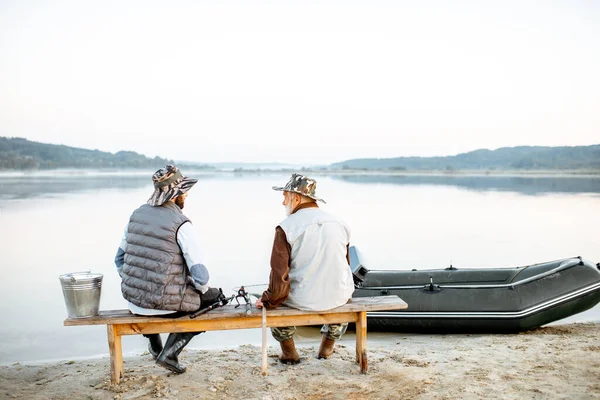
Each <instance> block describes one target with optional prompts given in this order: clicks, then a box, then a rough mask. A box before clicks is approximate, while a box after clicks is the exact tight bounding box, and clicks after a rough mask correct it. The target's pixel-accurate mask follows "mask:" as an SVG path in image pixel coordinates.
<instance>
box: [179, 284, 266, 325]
mask: <svg viewBox="0 0 600 400" xmlns="http://www.w3.org/2000/svg"><path fill="white" fill-rule="evenodd" d="M250 286H259V285H250ZM234 290H235V291H236V294H233V295H231V296H229V297H225V295H224V294H223V290H222V289H220V288H219V292H220V295H219V297H218V300H217V301H215V302H214V303H212V304H210V305H208V306H206V307H204V308H202V309H200V310H198V311H196V312H194V313H193V314H190V319H194V318H196V317H198V316H199V315H202V314H206V313H207V312H209V311H211V310H214V309H215V308H219V307H223V306H225V305H227V304H229V303H230V302H232V301H233V299H235V301H236V303H237V305H236V306H235V307H234V308H238V307H240V306H241V305H242V303H241V302H240V299H242V300H243V301H244V303H245V306H246V315H250V314H252V301H251V300H250V295H249V294H248V292H247V291H246V288H245V287H244V286H240V287H239V288H237V289H234Z"/></svg>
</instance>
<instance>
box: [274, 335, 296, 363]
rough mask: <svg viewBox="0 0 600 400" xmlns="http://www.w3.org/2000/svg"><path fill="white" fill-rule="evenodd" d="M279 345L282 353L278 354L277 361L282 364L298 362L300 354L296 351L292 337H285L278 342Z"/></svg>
mask: <svg viewBox="0 0 600 400" xmlns="http://www.w3.org/2000/svg"><path fill="white" fill-rule="evenodd" d="M279 344H280V345H281V351H282V354H281V355H280V356H279V361H281V362H282V363H283V364H298V363H299V362H300V356H299V355H298V352H297V351H296V346H295V345H294V339H287V340H284V341H283V342H279Z"/></svg>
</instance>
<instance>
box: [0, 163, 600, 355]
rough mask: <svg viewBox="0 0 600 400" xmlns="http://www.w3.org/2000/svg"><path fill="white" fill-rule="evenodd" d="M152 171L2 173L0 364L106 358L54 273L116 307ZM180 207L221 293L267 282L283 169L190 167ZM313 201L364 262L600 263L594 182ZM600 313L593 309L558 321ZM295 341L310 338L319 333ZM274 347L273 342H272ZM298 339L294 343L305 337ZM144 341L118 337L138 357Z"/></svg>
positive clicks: (327, 189) (328, 181) (213, 341)
mask: <svg viewBox="0 0 600 400" xmlns="http://www.w3.org/2000/svg"><path fill="white" fill-rule="evenodd" d="M152 172H153V171H147V172H143V173H130V174H116V173H115V174H110V173H82V172H52V173H36V174H16V173H15V174H2V175H0V243H1V247H0V250H1V253H2V261H1V271H2V273H3V279H2V280H1V281H0V293H2V294H1V296H2V301H1V302H0V319H1V320H2V321H3V323H2V324H1V326H0V337H2V341H1V342H0V363H1V364H8V363H13V362H31V361H34V360H51V359H76V358H80V357H91V356H97V355H107V354H108V347H107V340H106V328H105V327H104V326H99V327H63V320H64V318H66V316H67V313H66V308H65V304H64V300H63V295H62V291H61V286H60V282H59V279H58V276H59V275H61V274H63V273H68V272H75V271H86V270H91V271H93V272H99V273H102V274H103V275H104V280H103V287H102V298H101V304H100V307H101V309H116V308H125V307H126V305H125V302H124V300H123V298H122V297H121V293H120V279H119V276H118V274H117V273H116V270H115V266H114V263H113V258H114V255H115V253H116V250H117V247H118V245H119V242H120V239H121V236H122V234H123V229H124V228H125V225H126V223H127V221H128V218H129V215H130V214H131V212H132V211H133V210H134V209H135V208H136V207H138V206H139V205H140V204H142V203H144V202H145V201H146V200H147V199H148V197H149V196H150V194H151V193H152V183H151V180H150V175H151V173H152ZM184 172H185V173H186V174H188V175H190V176H194V177H197V178H198V179H199V182H198V183H197V184H196V186H195V187H194V188H193V189H192V190H191V191H190V196H189V197H188V200H187V202H186V207H185V209H184V212H185V213H186V214H187V215H188V217H189V218H190V219H191V220H192V222H193V223H194V226H195V228H196V230H197V231H198V233H199V234H200V236H201V238H202V241H203V245H204V247H205V249H206V250H205V252H206V261H207V266H208V268H209V270H210V272H211V284H212V285H213V286H218V287H222V288H223V289H224V290H225V291H226V292H227V293H228V294H233V288H235V287H239V286H240V285H242V284H244V285H251V284H261V283H265V282H267V281H268V276H269V257H270V251H271V244H272V240H273V234H274V228H275V226H276V225H277V224H278V223H279V222H280V221H281V220H282V219H283V218H284V209H283V207H282V206H281V200H282V196H281V193H279V192H275V191H272V190H271V186H272V185H283V184H285V182H286V181H287V179H288V177H289V174H287V173H285V174H284V173H269V174H261V175H254V174H243V175H236V174H233V173H195V174H194V173H192V172H190V171H184ZM315 178H317V180H318V182H319V189H318V192H319V195H320V196H321V197H322V198H324V199H325V200H327V204H326V205H323V206H322V207H323V208H324V209H326V210H328V211H330V212H332V213H335V214H337V215H339V216H341V217H342V218H344V219H345V220H346V222H347V223H348V224H349V226H350V227H351V229H352V235H353V236H352V244H354V245H356V246H357V247H358V248H359V249H360V250H361V252H362V253H363V255H364V256H365V259H366V262H365V265H366V266H367V267H368V268H371V269H412V268H418V269H428V268H444V267H447V266H449V265H450V264H453V265H454V266H455V267H458V268H461V267H512V266H521V265H527V264H532V263H538V262H543V261H550V260H555V259H560V258H566V257H571V256H578V255H581V256H582V257H583V258H586V259H588V260H590V261H593V262H599V261H600V245H599V237H600V235H599V233H598V228H599V227H600V178H599V177H548V178H542V177H535V178H532V177H492V176H479V177H477V176H370V175H348V176H341V175H339V176H315ZM592 320H593V321H598V320H600V307H596V308H594V309H592V310H589V311H587V312H585V313H581V314H578V315H576V316H574V317H571V318H569V319H567V320H563V321H561V322H573V321H592ZM300 333H301V336H303V337H310V338H312V339H311V340H315V339H314V338H316V337H317V335H318V331H317V330H316V329H306V330H303V331H301V332H300ZM269 340H271V343H270V344H275V342H274V341H273V339H272V338H269ZM301 340H303V338H302V337H301V338H300V341H301ZM260 342H261V333H260V330H240V331H225V332H209V333H205V334H202V335H200V336H198V337H197V338H195V339H194V340H193V341H192V342H191V344H190V346H189V347H191V348H217V347H219V348H222V347H234V346H238V345H242V344H255V345H259V344H260ZM145 349H146V340H145V339H144V338H142V337H141V336H135V337H131V336H130V337H125V338H124V340H123V350H124V352H125V353H126V354H127V353H141V352H143V351H144V350H145Z"/></svg>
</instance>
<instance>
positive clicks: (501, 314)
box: [367, 283, 600, 319]
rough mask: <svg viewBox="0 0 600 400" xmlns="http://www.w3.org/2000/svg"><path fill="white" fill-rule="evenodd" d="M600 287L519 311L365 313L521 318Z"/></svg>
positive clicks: (378, 313) (373, 314) (378, 314)
mask: <svg viewBox="0 0 600 400" xmlns="http://www.w3.org/2000/svg"><path fill="white" fill-rule="evenodd" d="M598 289H600V283H596V284H594V285H590V286H587V287H585V288H583V289H579V290H576V291H574V292H572V293H569V294H565V295H562V296H559V297H557V298H555V299H552V300H548V301H546V302H543V303H541V304H538V305H536V306H533V307H530V308H527V309H525V310H521V311H493V312H410V311H402V312H394V313H390V312H386V311H375V312H369V313H367V317H371V318H464V319H469V318H477V319H482V318H494V319H498V318H507V319H511V318H522V317H526V316H528V315H531V314H535V313H537V312H540V311H543V310H545V309H547V308H550V307H554V306H557V305H560V304H561V303H566V302H568V301H571V300H573V299H575V298H577V297H581V296H584V295H586V294H588V293H592V292H595V291H596V290H598Z"/></svg>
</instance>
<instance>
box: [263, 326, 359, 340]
mask: <svg viewBox="0 0 600 400" xmlns="http://www.w3.org/2000/svg"><path fill="white" fill-rule="evenodd" d="M346 329H348V323H343V324H329V325H327V324H325V325H323V327H322V328H321V333H322V334H324V335H326V336H327V339H330V340H338V339H340V338H341V337H342V335H343V334H344V333H346ZM294 333H296V327H295V326H282V327H281V328H271V334H272V335H273V337H274V338H275V340H277V341H278V342H283V341H284V340H288V339H291V338H292V337H293V336H294Z"/></svg>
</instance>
